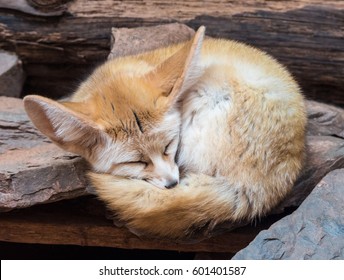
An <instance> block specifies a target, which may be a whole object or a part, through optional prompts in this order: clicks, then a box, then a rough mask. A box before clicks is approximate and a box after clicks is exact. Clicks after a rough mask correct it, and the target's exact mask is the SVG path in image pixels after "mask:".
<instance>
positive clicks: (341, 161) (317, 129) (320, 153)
mask: <svg viewBox="0 0 344 280" xmlns="http://www.w3.org/2000/svg"><path fill="white" fill-rule="evenodd" d="M306 107H307V115H308V125H307V156H306V162H305V166H304V168H303V171H302V174H301V176H300V177H299V179H298V180H297V182H296V183H295V186H294V188H293V191H292V192H291V194H290V195H289V196H288V197H287V199H285V200H284V201H283V202H282V203H281V204H280V205H279V207H278V209H279V210H277V209H276V212H283V210H284V208H286V207H290V206H299V205H300V204H301V203H302V201H303V200H304V199H305V198H306V197H307V195H309V194H310V192H311V191H312V190H313V188H314V187H315V186H316V185H317V184H318V182H319V181H320V180H321V179H322V178H323V177H324V176H325V175H326V174H327V173H329V172H330V171H331V170H334V169H338V168H343V167H344V110H343V109H341V108H337V107H335V106H331V105H327V104H324V103H319V102H315V101H310V100H308V101H307V102H306Z"/></svg>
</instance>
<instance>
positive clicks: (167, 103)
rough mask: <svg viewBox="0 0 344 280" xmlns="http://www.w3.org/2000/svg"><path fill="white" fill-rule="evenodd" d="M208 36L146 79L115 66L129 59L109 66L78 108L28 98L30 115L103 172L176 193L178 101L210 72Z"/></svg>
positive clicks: (86, 87)
mask: <svg viewBox="0 0 344 280" xmlns="http://www.w3.org/2000/svg"><path fill="white" fill-rule="evenodd" d="M203 37H204V27H201V28H200V29H199V30H198V31H197V33H196V35H195V36H194V38H193V39H192V40H191V41H189V42H187V43H185V44H183V45H181V48H180V49H179V50H178V51H177V52H175V53H174V54H173V55H172V56H170V57H169V58H167V59H166V60H165V61H163V62H162V63H160V64H159V65H158V66H156V67H154V68H153V69H149V70H148V71H143V73H140V71H128V69H126V68H125V67H124V68H123V69H124V70H122V71H121V70H118V69H121V68H120V67H117V68H116V67H114V65H116V63H123V60H122V61H121V59H119V60H118V61H117V62H116V60H115V61H110V62H107V63H105V64H104V65H103V66H100V68H98V69H97V70H96V71H95V72H94V73H93V74H92V75H91V76H90V77H89V78H88V79H87V80H86V81H85V82H84V83H83V84H82V86H81V87H80V88H79V90H78V92H77V94H78V95H80V96H84V98H74V99H73V102H56V101H53V100H51V99H48V98H44V97H40V96H35V95H31V96H26V97H25V99H24V105H25V109H26V112H27V113H28V115H29V117H30V119H31V120H32V122H33V123H34V125H35V126H36V127H37V128H38V129H39V130H40V131H41V132H42V133H44V134H45V135H46V136H48V137H49V138H50V139H51V140H52V141H53V142H54V143H56V144H57V145H58V146H60V147H61V148H63V149H65V150H67V151H70V152H73V153H76V154H79V155H81V156H83V157H84V158H85V159H86V160H88V161H89V162H90V163H91V165H92V166H93V168H94V169H95V170H96V171H98V172H102V173H110V174H113V175H117V176H123V177H129V178H136V179H143V180H146V181H147V182H149V183H151V184H153V185H155V186H157V187H160V188H170V187H173V186H175V185H176V184H177V183H178V181H179V170H178V166H177V164H176V161H175V158H176V153H177V148H178V143H179V132H180V125H181V114H180V109H179V108H178V100H180V98H181V96H182V94H183V93H184V92H185V91H186V90H187V89H189V88H190V87H191V86H192V85H193V84H194V83H195V82H196V81H197V79H198V78H199V77H200V76H201V74H202V73H201V71H202V70H201V69H200V67H199V66H198V63H197V61H198V59H199V56H200V51H201V45H202V41H203ZM130 67H132V68H135V65H131V66H130ZM140 67H142V66H141V65H137V68H140ZM144 67H146V66H143V68H144ZM150 67H152V66H150ZM114 68H116V69H117V70H116V71H112V70H113V69H114Z"/></svg>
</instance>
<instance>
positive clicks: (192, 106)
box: [24, 27, 306, 239]
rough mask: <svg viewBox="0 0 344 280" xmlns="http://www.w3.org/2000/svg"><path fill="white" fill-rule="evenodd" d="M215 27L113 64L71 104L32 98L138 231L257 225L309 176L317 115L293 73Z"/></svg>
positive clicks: (49, 129) (41, 118) (46, 123)
mask: <svg viewBox="0 0 344 280" xmlns="http://www.w3.org/2000/svg"><path fill="white" fill-rule="evenodd" d="M204 32H205V28H204V27H200V28H199V29H198V31H197V32H196V34H195V36H194V37H193V38H192V39H191V40H190V41H188V42H185V43H181V44H177V45H171V46H168V47H166V48H161V49H157V50H154V51H150V52H147V53H143V54H139V55H135V56H128V57H121V58H116V59H113V60H110V61H107V62H106V63H105V64H103V65H101V66H100V67H98V68H97V69H96V70H95V71H94V73H93V74H92V75H91V76H90V77H89V78H88V79H87V80H86V81H84V82H83V83H82V84H81V85H80V87H79V88H78V89H77V91H76V92H75V93H74V94H73V95H72V97H71V98H70V100H69V101H64V102H56V101H53V100H50V99H48V98H44V97H40V96H35V95H30V96H27V97H25V99H24V104H25V109H26V111H27V113H28V115H29V117H30V118H31V120H32V122H33V123H34V125H35V126H36V127H37V128H38V129H39V130H40V131H41V132H42V133H44V134H45V135H46V136H48V137H49V138H50V139H51V140H52V141H53V142H54V143H56V144H57V145H58V146H60V147H61V148H63V149H65V150H67V151H70V152H74V153H76V154H79V155H81V156H83V157H84V158H85V159H86V160H87V161H88V162H89V163H90V164H91V165H92V167H93V171H94V172H92V173H90V174H89V178H90V180H91V182H92V184H93V186H94V188H95V190H96V192H97V194H98V196H99V197H100V199H102V200H103V201H105V203H106V204H107V205H108V207H109V208H110V209H111V210H112V211H113V212H114V213H115V215H116V217H117V218H118V219H119V220H120V221H121V222H122V223H124V224H125V225H126V226H127V227H128V228H129V229H131V230H132V231H133V232H135V233H139V234H146V235H150V236H155V237H159V238H169V239H181V238H185V237H188V236H191V235H192V234H193V233H194V232H195V231H197V230H200V229H204V228H205V229H206V230H209V231H211V230H212V229H213V228H214V227H215V226H216V225H218V224H222V223H225V222H226V223H233V224H235V223H242V222H249V221H251V220H253V219H255V218H258V217H261V216H263V215H265V214H266V213H268V211H269V210H271V209H272V208H273V207H275V206H276V205H277V204H278V203H279V202H281V201H282V200H283V199H284V198H285V197H286V195H287V194H288V193H289V192H290V190H291V189H292V187H293V184H294V182H295V180H296V178H297V177H298V175H299V173H300V170H301V167H302V163H303V159H304V150H305V125H306V113H305V105H304V99H303V97H302V95H301V93H300V89H299V87H298V85H297V84H296V82H295V81H294V79H293V78H292V76H291V75H290V74H289V73H288V71H287V70H286V69H285V68H284V67H283V66H281V65H280V64H279V63H278V62H277V61H276V60H275V59H273V58H272V57H270V56H269V55H267V54H265V53H264V52H262V51H259V50H257V49H255V48H252V47H249V46H246V45H244V44H242V43H238V42H233V41H229V40H223V39H204Z"/></svg>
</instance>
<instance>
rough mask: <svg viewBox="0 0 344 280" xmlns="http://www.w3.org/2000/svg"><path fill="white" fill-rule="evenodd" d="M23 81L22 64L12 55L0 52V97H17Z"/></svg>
mask: <svg viewBox="0 0 344 280" xmlns="http://www.w3.org/2000/svg"><path fill="white" fill-rule="evenodd" d="M24 80H25V75H24V71H23V68H22V62H21V61H20V60H19V59H18V57H17V56H16V55H15V54H13V53H8V52H4V51H0V96H4V95H6V96H11V97H19V96H20V94H21V91H22V88H23V84H24Z"/></svg>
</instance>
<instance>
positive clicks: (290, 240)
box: [233, 169, 344, 260]
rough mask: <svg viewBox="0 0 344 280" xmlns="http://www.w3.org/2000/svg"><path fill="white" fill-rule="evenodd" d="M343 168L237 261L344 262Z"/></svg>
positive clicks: (326, 179)
mask: <svg viewBox="0 0 344 280" xmlns="http://www.w3.org/2000/svg"><path fill="white" fill-rule="evenodd" d="M343 191H344V169H338V170H334V171H332V172H331V173H329V174H328V175H327V176H326V177H325V178H323V179H322V180H321V181H320V182H319V184H318V185H317V186H316V188H314V190H313V191H312V193H311V194H310V195H309V196H308V197H307V198H306V199H305V201H304V202H303V203H302V204H301V206H300V207H299V208H298V209H297V210H296V211H295V212H294V213H292V214H291V215H289V216H286V217H284V218H283V219H281V220H279V221H278V222H276V223H275V224H273V225H272V226H271V227H270V228H269V229H268V230H264V231H261V232H260V233H259V234H258V235H257V237H256V238H255V239H254V240H253V241H252V242H251V243H250V245H249V246H247V247H246V248H245V249H243V250H241V251H239V252H238V253H237V254H236V255H235V256H234V257H233V259H234V260H242V259H254V260H257V259H273V260H275V259H298V260H299V259H323V260H329V259H344V192H343Z"/></svg>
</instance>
